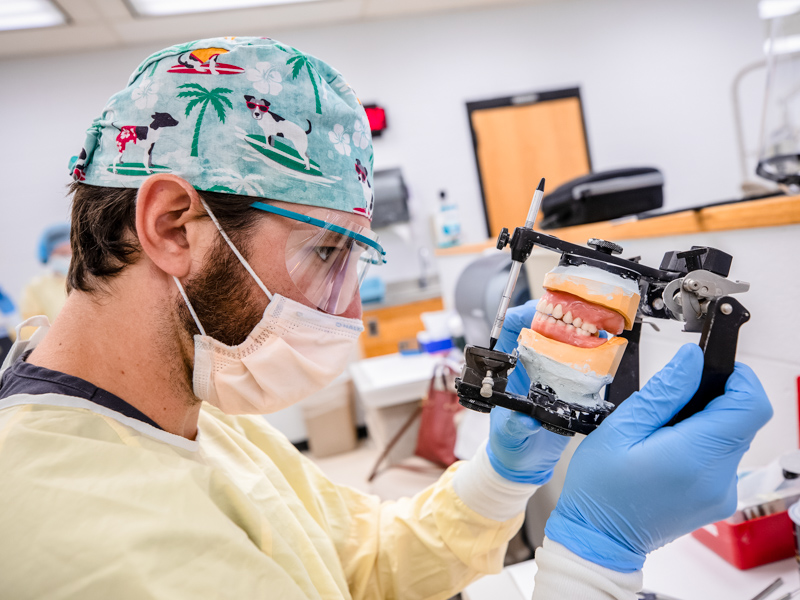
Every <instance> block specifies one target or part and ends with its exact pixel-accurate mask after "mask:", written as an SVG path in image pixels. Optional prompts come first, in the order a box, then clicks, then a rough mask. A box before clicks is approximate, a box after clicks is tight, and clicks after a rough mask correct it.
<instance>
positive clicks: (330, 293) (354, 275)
mask: <svg viewBox="0 0 800 600" xmlns="http://www.w3.org/2000/svg"><path fill="white" fill-rule="evenodd" d="M250 206H252V207H253V208H257V209H258V210H263V211H265V212H268V213H272V214H274V215H278V216H281V217H285V218H287V219H292V220H293V221H295V224H294V226H293V228H292V231H291V233H290V234H289V237H288V238H287V241H286V268H287V270H288V271H289V276H290V277H291V278H292V282H294V284H295V286H297V288H298V289H299V290H300V292H301V293H302V294H303V296H305V297H306V299H307V300H308V301H309V302H311V303H313V304H314V305H315V306H316V307H317V308H319V309H320V310H323V311H325V312H326V313H329V314H333V315H338V314H341V313H343V312H344V311H345V310H347V307H348V306H350V304H351V303H352V301H353V298H355V295H356V294H357V293H358V289H359V287H360V286H361V282H362V281H363V280H364V277H365V275H366V273H367V270H368V269H369V267H370V266H371V265H382V264H383V263H385V262H386V259H385V256H386V252H384V250H383V248H382V247H381V245H380V244H379V243H378V236H377V235H376V234H375V233H374V232H373V231H372V230H370V229H368V228H366V227H359V226H358V225H355V224H354V223H353V222H352V221H350V220H348V219H347V218H346V216H345V215H344V214H343V213H340V212H335V211H330V210H326V209H324V208H319V209H314V210H312V211H310V212H309V214H306V215H304V214H300V213H297V212H294V211H291V210H286V209H284V208H279V207H277V206H272V205H270V204H265V203H263V202H253V203H252V204H251V205H250Z"/></svg>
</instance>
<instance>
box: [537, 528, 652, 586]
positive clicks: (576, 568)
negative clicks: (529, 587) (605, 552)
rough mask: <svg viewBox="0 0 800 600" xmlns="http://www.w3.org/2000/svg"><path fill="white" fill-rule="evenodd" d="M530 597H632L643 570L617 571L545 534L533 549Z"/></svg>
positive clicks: (639, 584)
mask: <svg viewBox="0 0 800 600" xmlns="http://www.w3.org/2000/svg"><path fill="white" fill-rule="evenodd" d="M536 566H537V567H538V571H537V573H536V585H535V587H534V592H533V600H556V599H562V598H569V599H570V600H635V598H636V594H637V593H638V592H639V591H640V590H641V589H642V572H641V571H634V572H633V573H620V572H619V571H614V570H612V569H607V568H606V567H601V566H600V565H596V564H594V563H592V562H590V561H588V560H585V559H583V558H581V557H580V556H578V555H577V554H575V553H574V552H572V551H570V550H568V549H567V548H566V547H565V546H562V545H561V544H559V543H558V542H554V541H553V540H551V539H548V538H547V537H545V538H544V544H543V545H542V547H541V548H539V549H538V550H537V551H536Z"/></svg>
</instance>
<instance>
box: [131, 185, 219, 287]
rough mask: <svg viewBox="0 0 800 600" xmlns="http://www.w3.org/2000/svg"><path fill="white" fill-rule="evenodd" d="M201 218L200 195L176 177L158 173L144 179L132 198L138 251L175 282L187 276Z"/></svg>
mask: <svg viewBox="0 0 800 600" xmlns="http://www.w3.org/2000/svg"><path fill="white" fill-rule="evenodd" d="M203 215H205V210H204V209H203V206H202V203H201V202H200V196H199V195H198V194H197V190H195V189H194V188H193V187H192V186H191V184H189V182H188V181H186V180H185V179H182V178H181V177H178V176H176V175H169V174H166V173H159V174H156V175H151V176H150V177H148V178H147V179H145V180H144V182H143V183H142V185H141V187H140V188H139V192H138V194H137V195H136V233H137V234H138V236H139V243H140V244H141V246H142V251H143V252H144V253H145V255H147V257H148V258H149V259H150V260H151V261H152V262H153V264H154V265H155V266H156V267H157V268H159V269H160V270H161V271H163V272H164V273H166V274H167V275H169V276H174V277H178V278H179V279H180V278H182V277H185V276H186V275H188V274H189V272H190V271H191V269H192V259H193V258H195V259H197V258H198V257H200V256H202V255H204V254H205V250H206V248H199V247H198V246H199V241H200V239H201V238H202V236H201V235H199V233H200V232H199V231H198V230H199V229H202V228H204V227H203V226H202V225H201V223H202V221H199V218H200V217H202V216H203Z"/></svg>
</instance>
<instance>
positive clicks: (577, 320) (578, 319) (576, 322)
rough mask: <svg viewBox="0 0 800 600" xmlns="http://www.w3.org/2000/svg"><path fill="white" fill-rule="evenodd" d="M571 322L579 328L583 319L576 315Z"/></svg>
mask: <svg viewBox="0 0 800 600" xmlns="http://www.w3.org/2000/svg"><path fill="white" fill-rule="evenodd" d="M572 324H573V325H575V327H577V328H578V329H580V327H581V325H583V321H582V320H581V318H580V317H578V318H577V319H575V320H574V321H573V322H572Z"/></svg>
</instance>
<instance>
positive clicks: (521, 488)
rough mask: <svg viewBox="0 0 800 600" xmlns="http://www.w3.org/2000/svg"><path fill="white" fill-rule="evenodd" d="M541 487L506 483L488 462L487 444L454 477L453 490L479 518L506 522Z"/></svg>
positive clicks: (519, 510)
mask: <svg viewBox="0 0 800 600" xmlns="http://www.w3.org/2000/svg"><path fill="white" fill-rule="evenodd" d="M539 487H540V486H538V485H535V484H532V483H517V482H514V481H508V480H507V479H505V478H504V477H502V476H501V475H499V474H498V473H497V472H496V471H495V470H494V469H493V468H492V464H491V463H490V462H489V455H488V454H486V443H484V444H483V445H482V446H481V447H480V449H479V450H478V452H476V453H475V456H473V457H472V458H471V459H470V460H469V461H467V462H466V463H465V464H463V465H461V466H460V467H459V469H458V470H457V471H456V473H455V476H454V477H453V489H455V492H456V494H457V495H458V497H459V498H461V501H462V502H463V503H464V504H466V505H467V506H468V507H469V508H471V509H472V510H474V511H475V512H476V513H478V514H479V515H481V516H483V517H486V518H487V519H492V520H494V521H507V520H508V519H510V518H512V517H515V516H517V515H518V514H520V513H521V512H523V511H524V510H525V506H526V505H527V504H528V500H529V499H530V497H531V496H533V493H534V492H535V491H536V490H537V489H539Z"/></svg>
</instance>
